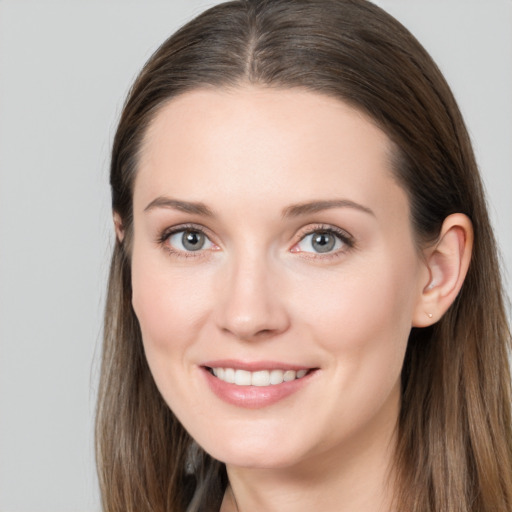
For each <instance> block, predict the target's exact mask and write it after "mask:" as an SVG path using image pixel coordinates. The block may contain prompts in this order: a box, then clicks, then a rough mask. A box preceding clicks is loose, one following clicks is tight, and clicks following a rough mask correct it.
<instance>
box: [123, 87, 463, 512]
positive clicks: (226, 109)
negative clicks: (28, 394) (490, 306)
mask: <svg viewBox="0 0 512 512" xmlns="http://www.w3.org/2000/svg"><path fill="white" fill-rule="evenodd" d="M391 151H392V145H391V143H390V141H389V140H388V138H387V136H386V135H385V134H384V133H383V132H382V131H381V130H380V129H379V128H377V127H376V126H375V125H374V124H373V123H372V122H371V121H369V120H368V119H367V118H366V117H364V116H363V115H362V114H361V113H359V112H358V111H356V110H354V109H352V108H351V107H349V106H347V105H345V104H344V103H342V102H340V101H338V100H335V99H333V98H329V97H325V96H322V95H319V94H314V93H311V92H305V91H299V90H271V89H264V88H256V87H251V86H241V87H239V88H236V89H231V90H217V89H214V90H212V89H209V90H197V91H192V92H188V93H186V94H184V95H182V96H180V97H178V98H176V99H174V100H172V101H171V102H170V103H169V104H167V105H166V106H165V107H163V108H162V110H161V111H160V112H159V113H158V115H157V116H156V118H155V120H154V121H153V123H152V125H151V127H150V129H149V131H148V134H147V137H146V140H145V145H144V149H143V153H142V157H141V161H140V166H139V171H138V175H137V178H136V183H135V190H134V238H133V253H132V285H133V306H134V309H135V312H136V314H137V317H138V319H139V322H140V326H141V330H142V335H143V341H144V347H145V351H146V356H147V359H148V363H149V366H150V368H151V371H152V373H153V376H154V378H155V382H156V384H157V386H158V388H159V390H160V392H161V393H162V396H163V397H164V399H165V400H166V402H167V403H168V405H169V407H170V408H171V409H172V410H173V412H174V413H175V414H176V416H177V417H178V418H179V419H180V421H181V422H182V424H183V425H184V427H185V428H186V429H187V430H188V431H189V433H190V434H191V435H192V436H193V437H194V439H196V440H197V442H198V443H199V444H200V445H201V446H202V447H203V448H204V449H205V450H206V451H207V452H209V453H210V454H211V455H212V456H213V457H215V458H217V459H219V460H221V461H223V462H225V463H226V465H227V471H228V476H229V481H230V485H231V487H230V488H228V492H227V493H226V496H225V499H224V503H223V505H222V509H221V510H222V512H231V511H237V510H238V512H249V511H254V510H261V511H265V512H274V511H275V512H277V511H279V512H288V511H290V512H291V511H293V512H306V511H307V512H310V511H312V510H322V511H323V512H334V511H336V512H349V511H350V512H353V511H355V510H357V511H358V512H389V511H390V510H391V499H392V494H393V490H394V488H393V472H392V461H393V451H394V447H395V443H396V440H395V427H396V422H397V418H398V413H399V408H400V372H401V368H402V362H403V357H404V353H405V349H406V346H407V339H408V334H409V332H410V329H411V327H412V326H419V327H422V326H425V325H429V324H431V323H433V322H435V321H437V320H438V319H439V318H440V316H441V315H442V314H443V313H444V311H446V309H447V308H448V307H449V305H450V304H451V302H452V301H453V300H454V298H455V297H456V295H457V293H458V290H459V289H460V286H461V284H462V281H463V279H464V275H465V272H466V270H467V266H468V264H469V254H470V248H471V241H472V232H471V225H470V223H469V221H468V220H467V218H466V217H464V216H463V215H457V214H456V215H453V216H450V217H449V218H448V219H447V220H446V221H445V224H444V225H443V230H442V233H441V236H440V238H439V241H438V243H437V244H435V245H434V246H432V247H429V248H425V249H424V250H421V251H420V250H418V247H417V245H416V244H415V240H414V235H413V232H412V228H411V225H410V220H409V204H408V199H407V195H406V193H405V192H404V190H403V189H402V188H401V187H400V186H399V185H398V184H397V182H396V180H395V179H394V177H393V175H392V169H391V167H390V158H389V157H390V153H391ZM116 226H117V231H118V236H119V237H120V238H121V237H122V236H123V228H122V225H121V224H120V223H119V221H118V220H117V224H116ZM212 361H223V363H218V365H221V366H226V367H230V366H229V365H231V366H232V368H231V369H233V370H237V367H238V366H240V367H244V368H245V367H250V368H253V367H254V368H256V369H258V370H263V373H265V368H264V367H265V365H267V366H269V365H270V363H268V362H269V361H270V362H272V365H274V366H273V367H277V368H279V365H281V366H283V367H284V366H286V365H290V367H292V366H293V367H294V368H295V367H297V368H299V367H300V368H305V369H307V374H306V376H305V377H304V381H303V382H302V383H301V384H300V385H297V386H296V387H294V388H293V392H291V394H286V393H283V394H282V396H281V395H279V396H277V398H276V399H275V400H274V399H273V401H268V397H266V396H265V393H264V392H261V393H260V395H258V393H259V391H258V390H256V391H255V394H254V396H256V399H254V396H253V395H250V396H249V395H248V396H249V398H247V397H245V395H243V399H240V398H239V394H238V392H239V391H240V390H241V392H245V391H247V389H248V388H244V389H242V385H241V384H236V383H226V382H224V381H222V382H220V383H219V380H222V378H224V377H222V378H221V377H217V376H214V375H213V368H209V366H208V365H209V364H211V366H212V367H214V366H215V364H217V363H210V362H212ZM237 365H238V366H237ZM269 370H271V368H269ZM267 373H268V374H270V373H269V372H267ZM216 379H217V380H216ZM212 383H213V385H212ZM217 384H219V385H218V386H217ZM295 384H297V383H296V382H294V383H293V384H287V386H295ZM235 386H238V387H237V388H235ZM276 386H283V384H277V385H276ZM219 389H220V391H219ZM261 389H263V388H261ZM273 389H274V388H273ZM282 389H285V386H284V387H283V388H282ZM290 389H291V388H290ZM215 390H216V391H215ZM233 396H234V397H235V398H233ZM244 397H245V398H244ZM246 398H247V400H246ZM244 400H246V401H244ZM251 400H253V401H252V402H251ZM235 496H236V504H235V498H234V497H235Z"/></svg>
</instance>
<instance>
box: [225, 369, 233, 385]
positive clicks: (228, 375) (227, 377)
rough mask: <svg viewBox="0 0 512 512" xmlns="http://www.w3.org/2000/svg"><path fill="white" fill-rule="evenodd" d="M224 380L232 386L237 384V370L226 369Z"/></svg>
mask: <svg viewBox="0 0 512 512" xmlns="http://www.w3.org/2000/svg"><path fill="white" fill-rule="evenodd" d="M224 380H225V381H226V382H229V383H230V384H234V383H235V370H233V368H226V369H225V370H224Z"/></svg>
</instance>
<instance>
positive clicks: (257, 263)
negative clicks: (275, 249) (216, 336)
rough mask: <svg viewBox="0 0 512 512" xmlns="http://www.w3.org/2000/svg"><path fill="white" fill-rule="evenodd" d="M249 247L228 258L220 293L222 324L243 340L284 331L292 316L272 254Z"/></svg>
mask: <svg viewBox="0 0 512 512" xmlns="http://www.w3.org/2000/svg"><path fill="white" fill-rule="evenodd" d="M249 245H252V250H247V247H245V248H242V249H240V250H239V251H236V252H234V253H233V254H232V255H230V257H229V258H228V260H229V262H228V263H227V268H226V269H225V271H224V279H223V282H222V284H221V288H220V290H219V292H220V295H221V300H219V302H218V315H217V318H218V324H219V327H220V328H221V329H222V330H223V331H226V332H230V333H231V334H233V335H234V336H236V337H237V338H239V339H245V340H250V339H253V338H255V337H258V338H260V337H264V336H265V337H266V336H270V335H273V334H274V335H275V334H277V333H280V332H282V331H283V330H285V329H286V328H287V326H288V315H287V312H286V308H285V305H284V302H283V300H282V299H283V298H282V295H281V287H280V286H279V281H280V279H279V272H278V269H276V268H275V265H274V264H273V262H272V258H271V257H270V256H269V254H268V253H264V252H263V251H262V250H261V248H260V249H259V250H257V249H256V250H255V248H254V245H253V244H249Z"/></svg>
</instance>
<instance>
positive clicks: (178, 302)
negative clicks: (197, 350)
mask: <svg viewBox="0 0 512 512" xmlns="http://www.w3.org/2000/svg"><path fill="white" fill-rule="evenodd" d="M132 304H133V308H134V311H135V314H136V316H137V318H138V320H139V324H140V327H141V331H142V337H143V341H144V346H145V349H146V352H147V355H148V359H149V357H150V352H151V350H156V351H158V352H164V351H165V352H168V351H171V350H172V351H173V352H175V351H176V349H178V348H179V347H183V346H185V345H187V344H188V343H189V342H190V340H191V339H192V338H193V336H194V334H195V333H196V331H197V329H199V328H200V326H201V325H202V322H203V321H204V318H205V315H206V309H207V304H208V293H207V288H206V287H205V277H204V276H202V275H200V273H198V272H191V271H187V270H185V271H180V272H173V271H171V269H170V265H169V262H167V261H165V256H160V257H159V258H144V254H140V255H139V254H137V252H136V251H134V255H133V259H132Z"/></svg>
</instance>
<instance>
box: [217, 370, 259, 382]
mask: <svg viewBox="0 0 512 512" xmlns="http://www.w3.org/2000/svg"><path fill="white" fill-rule="evenodd" d="M220 379H222V377H220ZM251 381H252V378H251V372H248V371H247V370H236V371H235V384H236V385H237V386H250V385H251Z"/></svg>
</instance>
